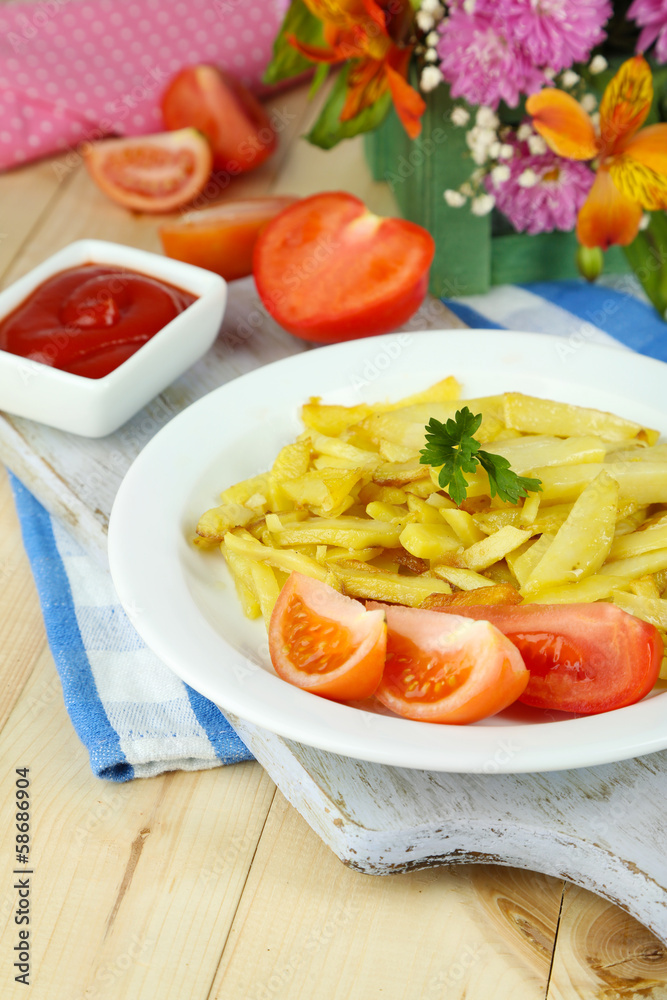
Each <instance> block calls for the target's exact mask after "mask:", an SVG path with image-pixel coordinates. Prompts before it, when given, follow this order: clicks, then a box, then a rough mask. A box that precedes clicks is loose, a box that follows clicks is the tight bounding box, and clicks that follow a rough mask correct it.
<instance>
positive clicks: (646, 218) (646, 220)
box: [639, 212, 651, 232]
mask: <svg viewBox="0 0 667 1000" xmlns="http://www.w3.org/2000/svg"><path fill="white" fill-rule="evenodd" d="M650 224H651V216H650V215H649V213H648V212H644V214H643V215H642V217H641V219H640V220H639V228H640V229H641V231H642V232H643V231H644V230H645V229H648V227H649V226H650Z"/></svg>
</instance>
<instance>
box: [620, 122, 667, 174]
mask: <svg viewBox="0 0 667 1000" xmlns="http://www.w3.org/2000/svg"><path fill="white" fill-rule="evenodd" d="M622 152H623V153H624V154H625V155H627V156H631V157H632V159H633V160H639V162H640V163H643V164H644V165H645V166H647V167H650V168H651V170H655V172H656V173H658V174H665V175H667V125H665V124H662V125H649V126H648V128H643V129H642V130H641V132H637V134H636V135H633V136H632V138H631V139H629V140H628V141H627V142H626V143H624V145H623V149H622Z"/></svg>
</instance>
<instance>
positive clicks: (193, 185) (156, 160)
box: [84, 128, 212, 212]
mask: <svg viewBox="0 0 667 1000" xmlns="http://www.w3.org/2000/svg"><path fill="white" fill-rule="evenodd" d="M84 155H85V161H86V166H87V167H88V170H89V171H90V174H91V176H92V178H93V180H94V181H95V183H96V184H97V185H98V187H100V188H101V189H102V191H104V193H105V194H106V195H108V196H109V197H110V198H112V199H113V201H116V202H118V204H119V205H123V206H124V207H125V208H132V209H134V210H135V211H138V212H171V211H173V210H174V209H175V208H180V206H181V205H187V203H188V202H189V201H192V199H193V198H195V197H196V196H197V195H198V194H199V193H200V191H202V190H203V188H204V186H205V184H206V182H207V180H208V178H209V177H210V174H211V166H212V155H211V150H210V147H209V145H208V143H207V141H206V139H205V138H204V136H203V135H200V134H199V132H197V131H196V130H195V129H193V128H184V129H181V131H180V132H160V133H158V134H157V135H144V136H137V137H136V138H131V139H103V140H102V141H101V142H95V143H92V144H91V145H90V146H89V147H88V149H87V150H86V152H85V154H84Z"/></svg>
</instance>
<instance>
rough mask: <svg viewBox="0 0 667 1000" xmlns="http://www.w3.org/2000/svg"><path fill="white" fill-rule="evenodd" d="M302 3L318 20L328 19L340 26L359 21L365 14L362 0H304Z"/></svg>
mask: <svg viewBox="0 0 667 1000" xmlns="http://www.w3.org/2000/svg"><path fill="white" fill-rule="evenodd" d="M304 3H305V5H306V7H307V8H308V10H309V11H310V12H311V14H314V15H315V17H319V19H320V21H328V22H329V23H330V24H336V25H338V27H340V28H344V27H348V26H349V24H350V22H354V21H360V20H361V19H362V18H363V16H364V14H365V7H364V2H363V0H304Z"/></svg>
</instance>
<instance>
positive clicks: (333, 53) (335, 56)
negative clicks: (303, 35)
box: [286, 35, 344, 63]
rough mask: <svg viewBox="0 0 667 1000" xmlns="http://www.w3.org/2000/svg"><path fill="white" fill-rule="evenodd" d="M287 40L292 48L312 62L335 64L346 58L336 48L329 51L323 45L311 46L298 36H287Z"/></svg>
mask: <svg viewBox="0 0 667 1000" xmlns="http://www.w3.org/2000/svg"><path fill="white" fill-rule="evenodd" d="M286 39H287V41H288V42H289V44H290V45H291V46H292V48H294V49H296V50H297V52H299V53H300V55H302V56H304V57H305V58H306V59H310V61H311V62H318V63H335V62H340V60H341V58H344V57H343V56H341V53H340V52H339V51H338V49H337V48H336V47H332V48H328V49H327V48H324V47H323V46H321V45H309V44H308V42H302V41H300V40H299V39H298V38H297V37H296V35H286Z"/></svg>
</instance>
